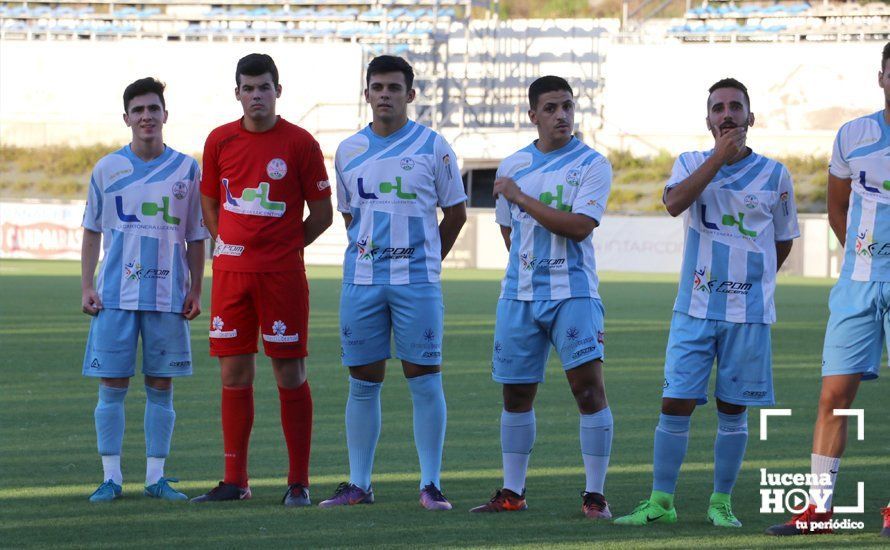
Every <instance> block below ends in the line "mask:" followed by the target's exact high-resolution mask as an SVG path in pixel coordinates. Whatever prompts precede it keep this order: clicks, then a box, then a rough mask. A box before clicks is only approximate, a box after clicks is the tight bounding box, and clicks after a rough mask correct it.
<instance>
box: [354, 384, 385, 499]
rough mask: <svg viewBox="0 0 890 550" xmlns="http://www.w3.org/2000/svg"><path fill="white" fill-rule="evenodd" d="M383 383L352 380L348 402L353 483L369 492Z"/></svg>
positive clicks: (378, 432)
mask: <svg viewBox="0 0 890 550" xmlns="http://www.w3.org/2000/svg"><path fill="white" fill-rule="evenodd" d="M382 386H383V384H380V383H376V382H365V381H364V380H358V379H356V378H353V377H351V376H350V377H349V399H347V400H346V446H347V448H348V449H349V482H350V483H352V484H353V485H357V486H359V487H360V488H362V489H364V490H365V491H367V490H368V489H370V487H371V470H372V469H373V468H374V451H375V449H376V448H377V439H378V438H379V437H380V424H381V418H380V388H381V387H382Z"/></svg>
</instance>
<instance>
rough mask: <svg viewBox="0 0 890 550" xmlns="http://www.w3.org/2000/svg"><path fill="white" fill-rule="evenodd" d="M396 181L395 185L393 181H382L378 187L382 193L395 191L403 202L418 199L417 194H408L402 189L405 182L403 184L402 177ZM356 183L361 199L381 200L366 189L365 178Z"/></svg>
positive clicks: (397, 177) (396, 178)
mask: <svg viewBox="0 0 890 550" xmlns="http://www.w3.org/2000/svg"><path fill="white" fill-rule="evenodd" d="M395 180H396V182H395V183H393V182H391V181H381V182H380V184H379V186H378V189H379V190H380V192H381V193H387V194H388V193H392V192H393V191H395V193H396V196H397V197H398V198H400V199H402V200H408V201H411V200H414V199H416V198H417V193H408V192H407V191H405V190H404V189H403V188H402V183H403V182H402V177H401V176H396V177H395ZM356 183H357V184H358V196H359V197H361V198H363V199H369V200H377V199H378V198H379V197H378V196H377V194H376V193H374V192H373V191H371V190H368V189H366V188H365V179H364V178H358V181H357V182H356Z"/></svg>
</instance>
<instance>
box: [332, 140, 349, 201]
mask: <svg viewBox="0 0 890 550" xmlns="http://www.w3.org/2000/svg"><path fill="white" fill-rule="evenodd" d="M342 150H343V146H342V145H341V146H340V147H338V148H337V153H336V154H335V155H334V176H335V177H336V178H337V181H336V184H337V211H339V212H342V213H344V214H349V213H350V212H351V211H352V209H351V208H350V205H351V203H352V199H351V198H350V196H349V188H347V187H346V178H345V177H344V176H343V166H342V163H341V162H340V157H341V156H342Z"/></svg>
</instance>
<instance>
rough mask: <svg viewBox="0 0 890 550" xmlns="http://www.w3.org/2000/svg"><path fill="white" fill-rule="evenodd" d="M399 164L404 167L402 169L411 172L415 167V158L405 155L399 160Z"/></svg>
mask: <svg viewBox="0 0 890 550" xmlns="http://www.w3.org/2000/svg"><path fill="white" fill-rule="evenodd" d="M399 166H401V167H402V170H405V171H406V172H409V171H411V170H412V169H413V168H414V159H412V158H409V157H405V158H403V159H402V160H400V161H399Z"/></svg>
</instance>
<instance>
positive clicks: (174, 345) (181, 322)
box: [83, 309, 192, 378]
mask: <svg viewBox="0 0 890 550" xmlns="http://www.w3.org/2000/svg"><path fill="white" fill-rule="evenodd" d="M140 334H141V335H142V374H145V375H147V376H156V377H159V378H175V377H177V376H190V375H191V374H192V343H191V336H190V334H189V322H188V321H187V320H186V319H185V317H183V316H182V315H181V314H179V313H169V312H162V311H130V310H125V309H103V310H101V311H99V314H98V315H97V316H95V317H93V319H92V321H90V335H89V337H88V339H87V349H86V353H85V354H84V358H83V375H84V376H92V377H95V378H129V377H131V376H133V375H134V374H135V373H136V343H137V340H138V339H139V335H140Z"/></svg>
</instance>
